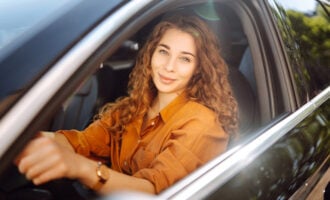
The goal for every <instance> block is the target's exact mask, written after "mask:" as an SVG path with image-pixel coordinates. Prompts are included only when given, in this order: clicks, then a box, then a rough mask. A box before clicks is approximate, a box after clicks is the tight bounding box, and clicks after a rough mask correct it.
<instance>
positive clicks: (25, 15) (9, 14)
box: [0, 0, 78, 52]
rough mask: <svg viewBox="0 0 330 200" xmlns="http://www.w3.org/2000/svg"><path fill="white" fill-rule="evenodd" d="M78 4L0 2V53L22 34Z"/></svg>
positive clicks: (34, 0)
mask: <svg viewBox="0 0 330 200" xmlns="http://www.w3.org/2000/svg"><path fill="white" fill-rule="evenodd" d="M77 2H78V0H75V1H66V0H56V1H41V0H24V1H19V2H17V1H6V0H0V11H1V12H0V52H2V51H4V50H5V48H4V47H5V46H6V45H8V44H10V43H12V42H13V41H15V40H16V39H18V38H20V37H22V36H23V35H24V34H26V33H28V32H31V31H32V30H34V29H37V28H40V26H41V25H42V23H41V22H43V24H47V23H49V22H50V21H51V20H54V19H55V18H56V17H57V16H59V15H60V14H61V13H62V12H63V11H65V10H66V9H68V8H70V7H72V6H73V5H75V4H76V3H77Z"/></svg>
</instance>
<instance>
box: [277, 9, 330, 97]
mask: <svg viewBox="0 0 330 200" xmlns="http://www.w3.org/2000/svg"><path fill="white" fill-rule="evenodd" d="M275 5H276V6H275V7H274V8H273V13H274V15H275V18H276V22H277V24H278V27H279V29H280V33H281V36H282V39H283V41H284V44H285V47H286V51H287V53H288V56H289V60H290V62H291V65H292V72H293V76H294V78H295V80H296V83H297V85H298V88H297V90H298V92H299V93H300V96H301V97H302V98H303V99H305V96H309V94H311V95H312V96H310V97H309V98H311V97H313V96H315V95H316V94H318V93H319V92H320V91H321V90H322V89H324V88H325V87H327V86H329V84H330V16H329V15H328V14H327V13H326V12H325V10H324V9H323V7H322V6H321V5H317V7H316V9H315V11H314V12H310V13H302V12H299V11H296V10H285V9H284V7H283V6H281V5H280V4H279V3H275ZM309 98H306V99H309Z"/></svg>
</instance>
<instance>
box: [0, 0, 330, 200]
mask: <svg viewBox="0 0 330 200" xmlns="http://www.w3.org/2000/svg"><path fill="white" fill-rule="evenodd" d="M173 12H187V13H190V14H194V15H197V16H199V17H200V18H202V19H203V20H204V21H205V22H206V23H207V24H208V25H209V26H210V27H211V28H212V30H213V31H214V32H215V33H216V35H217V36H218V39H219V43H220V47H221V53H222V55H223V57H224V59H225V61H226V63H227V64H228V67H229V78H230V83H231V86H232V89H233V92H234V95H235V97H236V99H237V102H238V107H239V136H240V137H239V139H237V140H231V141H230V146H229V148H228V150H227V151H226V152H225V153H223V154H221V155H219V156H218V157H216V158H215V159H213V160H211V161H210V162H208V163H206V164H205V165H203V166H202V167H200V168H198V169H197V170H195V171H194V172H193V173H191V174H190V175H188V176H186V177H184V178H183V179H181V180H180V181H178V182H177V183H175V184H174V185H173V186H171V187H169V188H168V189H166V190H164V191H163V192H161V193H160V194H158V195H149V194H143V193H136V192H133V191H123V192H120V193H119V192H118V193H113V194H109V195H108V196H105V197H98V196H96V195H95V194H94V193H93V192H91V191H89V190H88V189H86V188H84V186H83V185H81V184H80V183H79V182H77V181H74V180H66V179H63V180H58V181H52V182H50V183H49V184H46V185H44V186H35V185H33V184H32V183H31V182H29V181H28V180H26V179H25V177H24V176H22V175H20V174H19V173H18V172H17V169H16V167H15V165H14V164H13V162H14V160H15V158H16V156H17V155H18V154H19V152H20V151H22V149H23V148H24V146H25V145H26V144H27V143H28V142H29V141H30V140H31V139H32V138H33V137H34V136H35V135H36V134H37V133H38V132H39V131H41V130H46V131H55V130H58V129H78V130H81V129H83V128H85V127H86V126H87V125H88V124H89V123H90V122H91V121H92V120H93V117H94V116H95V114H96V113H97V111H98V110H99V109H100V108H101V107H102V105H104V104H105V103H106V102H113V101H115V100H116V99H117V98H118V97H120V96H123V95H126V89H127V87H126V86H127V81H128V77H129V73H130V71H131V69H132V67H133V66H134V61H135V58H136V55H137V52H138V50H139V49H140V48H141V46H143V44H144V41H145V39H146V37H147V35H148V33H150V30H151V29H152V28H153V26H154V25H155V24H156V23H157V22H158V21H160V20H161V19H162V17H163V16H165V15H169V14H171V13H173ZM329 13H330V2H329V1H328V0H211V1H210V0H194V1H187V0H175V1H174V0H164V1H152V0H139V1H122V0H112V1H108V0H98V1H81V0H71V1H65V0H57V1H40V0H25V1H24V2H14V1H2V2H0V199H73V198H76V199H96V198H105V199H128V198H133V197H134V198H140V199H278V200H279V199H281V200H282V199H322V198H324V199H326V198H328V199H329V192H330V191H329V187H330V186H328V187H327V185H328V183H329V180H330V170H329V165H330V100H329V98H330V37H329V35H330V20H329V18H330V14H329ZM219 104H221V102H220V101H219ZM61 185H66V186H67V187H65V188H63V187H61ZM326 187H327V188H328V189H326Z"/></svg>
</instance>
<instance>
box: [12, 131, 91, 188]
mask: <svg viewBox="0 0 330 200" xmlns="http://www.w3.org/2000/svg"><path fill="white" fill-rule="evenodd" d="M84 159H85V158H83V157H82V156H80V155H78V154H76V153H75V152H73V151H72V149H70V148H68V147H67V146H65V145H63V144H61V143H59V142H57V141H56V140H55V137H54V135H47V136H46V135H45V134H42V135H41V136H39V137H37V138H35V139H33V140H32V141H31V142H30V143H28V145H27V146H26V147H25V149H24V150H23V151H22V153H21V154H20V155H19V156H18V158H17V160H16V164H17V166H18V169H19V171H20V172H21V173H23V174H25V176H26V178H27V179H29V180H31V181H32V182H33V183H34V184H36V185H40V184H43V183H46V182H48V181H51V180H54V179H59V178H70V179H76V178H78V177H79V176H80V175H79V171H78V167H77V166H79V163H81V162H83V160H84Z"/></svg>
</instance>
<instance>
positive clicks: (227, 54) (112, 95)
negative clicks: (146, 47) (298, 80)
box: [50, 5, 260, 135]
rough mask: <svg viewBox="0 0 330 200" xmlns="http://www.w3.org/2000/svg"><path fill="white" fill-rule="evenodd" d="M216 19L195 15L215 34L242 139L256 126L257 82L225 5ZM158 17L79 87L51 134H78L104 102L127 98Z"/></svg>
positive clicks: (246, 49) (241, 36)
mask: <svg viewBox="0 0 330 200" xmlns="http://www.w3.org/2000/svg"><path fill="white" fill-rule="evenodd" d="M215 10H216V14H217V15H218V16H217V19H208V18H207V16H203V15H202V14H199V13H198V10H197V9H192V11H188V12H195V13H197V14H198V15H199V16H200V17H201V18H202V19H203V20H204V21H205V22H206V23H207V24H208V25H209V26H210V27H211V28H212V29H213V31H214V32H215V33H216V34H217V36H218V38H219V42H220V48H221V53H222V55H223V57H224V58H225V60H226V62H227V64H228V67H229V71H230V72H229V79H230V83H231V86H232V90H233V92H234V95H235V97H236V100H237V102H238V105H239V126H240V128H239V129H240V131H239V132H240V134H241V135H244V134H247V133H248V132H250V131H253V130H254V129H256V128H257V127H258V125H259V121H260V119H259V107H258V100H257V98H256V95H257V92H256V80H255V77H254V65H253V60H252V55H251V51H250V48H249V44H248V41H247V38H246V36H245V34H244V31H243V29H242V25H241V24H240V20H239V18H238V17H237V16H235V15H234V11H233V10H232V9H231V8H230V7H227V6H225V5H218V6H217V7H216V9H215ZM160 19H161V16H160V17H158V18H157V19H156V20H153V21H152V22H151V23H150V24H148V25H146V26H145V27H144V28H143V29H141V30H140V31H139V32H137V33H136V34H135V35H134V36H133V37H131V38H129V39H128V40H127V41H125V42H124V43H123V44H122V46H121V47H120V48H119V49H118V50H117V51H116V52H115V53H114V54H113V55H112V56H111V57H109V58H108V59H107V60H106V61H104V62H103V63H102V64H101V65H100V67H99V70H98V71H97V72H96V73H95V74H93V76H91V77H90V78H89V79H88V80H86V81H85V82H84V84H82V85H81V86H80V87H79V88H78V90H77V92H76V93H75V94H74V95H73V96H71V97H70V98H69V99H68V100H67V101H66V102H65V103H64V104H63V105H62V107H61V109H60V110H59V111H58V114H57V115H56V116H55V117H54V121H53V123H52V125H51V128H50V129H51V130H58V129H71V128H75V129H78V130H81V129H83V128H85V127H86V125H87V124H88V123H90V122H91V121H90V120H91V119H92V117H93V115H94V114H96V113H97V111H98V109H99V108H100V107H102V105H104V104H105V103H106V102H114V101H115V100H116V99H117V98H118V97H121V96H123V95H126V90H127V83H128V77H129V74H130V72H131V70H132V68H133V67H134V60H135V57H136V55H137V52H138V50H139V47H141V46H142V45H143V42H144V40H145V35H146V33H148V32H150V30H151V29H152V27H153V25H154V23H155V22H157V21H159V20H160Z"/></svg>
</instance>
